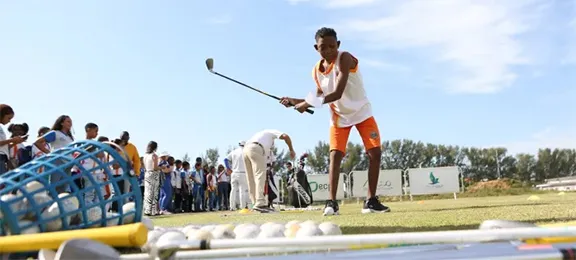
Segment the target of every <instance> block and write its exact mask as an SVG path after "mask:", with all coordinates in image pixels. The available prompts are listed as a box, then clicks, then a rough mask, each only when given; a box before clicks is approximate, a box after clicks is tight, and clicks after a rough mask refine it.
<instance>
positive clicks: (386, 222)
mask: <svg viewBox="0 0 576 260" xmlns="http://www.w3.org/2000/svg"><path fill="white" fill-rule="evenodd" d="M538 196H539V197H540V200H538V201H528V200H527V198H528V197H529V195H516V196H499V197H483V198H461V199H457V200H454V199H444V200H426V201H421V202H420V203H419V202H417V201H413V202H411V201H403V202H390V203H387V205H388V206H389V207H390V208H391V209H392V212H390V213H385V214H366V215H365V214H361V213H360V209H361V205H360V204H357V203H348V204H345V205H341V206H340V215H339V216H331V217H323V216H322V212H321V211H306V212H300V213H296V212H281V213H279V214H257V213H249V214H239V213H237V212H213V213H212V212H211V213H196V214H175V215H170V216H159V217H155V218H153V221H154V224H155V225H159V226H166V227H170V226H184V225H187V224H215V223H232V224H238V223H264V222H269V221H273V222H281V223H284V222H288V221H291V220H301V221H304V220H314V221H318V222H323V221H331V222H334V223H336V224H338V225H340V227H341V228H342V231H343V232H344V233H345V234H359V233H387V232H412V231H414V232H415V231H437V230H458V229H476V228H478V226H479V225H480V223H481V222H482V221H484V220H489V219H506V220H519V221H526V222H532V223H537V224H545V223H552V222H559V221H568V220H576V208H575V207H574V201H575V200H576V193H566V195H564V196H559V195H557V194H538Z"/></svg>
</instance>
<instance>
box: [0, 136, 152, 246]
mask: <svg viewBox="0 0 576 260" xmlns="http://www.w3.org/2000/svg"><path fill="white" fill-rule="evenodd" d="M124 158H128V157H127V156H126V154H125V152H124V151H123V150H122V149H121V148H120V147H119V146H117V145H116V144H113V143H101V142H95V141H78V142H74V143H72V144H70V145H68V146H66V147H63V148H60V149H58V150H55V151H53V152H51V153H49V154H47V155H44V156H41V157H39V158H37V159H34V160H32V161H30V162H28V163H26V164H24V165H22V166H21V167H19V168H17V169H15V170H12V171H10V172H7V173H5V174H3V175H1V176H0V235H18V234H32V233H41V232H51V231H59V230H72V229H83V228H94V227H106V226H115V225H122V224H127V223H135V222H140V221H141V219H142V194H141V193H140V189H139V188H138V181H137V178H136V177H135V176H132V175H131V174H130V168H131V167H130V164H129V163H128V162H127V161H126V159H124ZM87 162H88V163H87ZM113 172H121V174H120V175H115V174H113ZM121 181H123V182H124V183H125V185H124V186H122V185H120V184H121V183H122V182H121ZM119 182H120V183H119ZM126 183H127V184H129V185H126ZM124 187H134V188H131V189H129V190H128V191H123V190H124ZM63 190H65V192H62V191H63ZM87 197H90V198H91V199H85V198H87ZM130 199H131V200H133V201H132V202H128V203H127V201H128V200H130ZM112 203H116V204H117V205H118V207H117V212H114V213H112V212H110V213H109V212H107V211H108V209H109V208H110V206H111V205H112ZM127 206H128V207H127Z"/></svg>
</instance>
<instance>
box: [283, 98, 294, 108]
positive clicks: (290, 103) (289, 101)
mask: <svg viewBox="0 0 576 260" xmlns="http://www.w3.org/2000/svg"><path fill="white" fill-rule="evenodd" d="M294 103H295V102H294V99H293V98H289V97H283V98H281V99H280V104H282V105H284V106H285V107H291V106H294Z"/></svg>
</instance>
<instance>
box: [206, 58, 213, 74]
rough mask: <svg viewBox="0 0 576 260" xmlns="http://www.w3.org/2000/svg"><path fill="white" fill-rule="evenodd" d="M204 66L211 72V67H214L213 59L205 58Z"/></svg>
mask: <svg viewBox="0 0 576 260" xmlns="http://www.w3.org/2000/svg"><path fill="white" fill-rule="evenodd" d="M206 68H207V69H208V70H209V71H210V72H213V69H214V59H212V58H208V59H206Z"/></svg>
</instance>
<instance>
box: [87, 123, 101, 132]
mask: <svg viewBox="0 0 576 260" xmlns="http://www.w3.org/2000/svg"><path fill="white" fill-rule="evenodd" d="M94 128H98V125H97V124H94V123H88V124H86V125H85V126H84V130H86V131H88V130H90V129H94Z"/></svg>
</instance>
